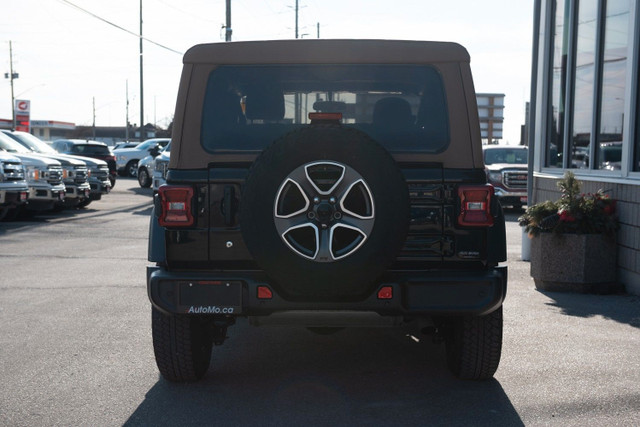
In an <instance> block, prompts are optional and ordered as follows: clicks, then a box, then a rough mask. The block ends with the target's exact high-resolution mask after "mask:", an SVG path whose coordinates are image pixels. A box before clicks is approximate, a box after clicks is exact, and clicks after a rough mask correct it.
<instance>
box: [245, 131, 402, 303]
mask: <svg viewBox="0 0 640 427" xmlns="http://www.w3.org/2000/svg"><path fill="white" fill-rule="evenodd" d="M240 224H241V229H242V236H243V239H244V241H245V244H246V245H247V248H248V249H249V251H250V252H251V255H252V256H253V258H254V259H255V261H256V262H257V263H258V265H259V266H260V268H262V269H263V270H264V271H265V272H266V274H267V275H268V276H269V278H270V279H271V281H272V282H273V285H274V287H275V288H276V289H277V290H278V291H280V292H281V293H282V294H283V295H284V296H285V297H287V298H289V299H293V300H298V301H354V300H358V299H361V298H364V297H366V296H367V295H369V294H370V293H371V292H372V291H373V290H374V287H375V286H376V283H375V281H376V279H378V278H379V277H380V275H381V274H382V273H383V272H384V271H385V270H386V269H387V268H388V267H389V265H390V264H391V263H392V262H393V261H394V259H395V257H396V255H397V253H398V251H399V250H400V249H401V247H402V245H403V243H404V241H405V237H406V233H407V229H408V224H409V195H408V189H407V184H406V182H405V180H404V178H403V176H402V173H401V172H400V170H399V169H398V167H397V165H396V164H395V161H394V160H393V158H392V157H391V155H390V154H389V153H388V152H387V151H386V150H385V149H384V148H383V147H382V146H380V145H379V144H378V143H376V142H375V141H373V140H372V139H371V138H370V137H369V136H368V135H367V134H365V133H363V132H360V131H357V130H354V129H349V128H344V127H342V126H340V125H311V126H308V127H304V128H301V129H299V130H296V131H293V132H291V133H289V134H286V135H285V136H283V137H282V138H280V139H279V140H277V141H275V142H274V143H273V144H271V145H270V146H269V147H267V148H266V149H265V150H264V151H263V152H262V154H261V155H260V156H258V158H257V159H256V161H255V162H254V164H253V166H252V167H251V169H250V171H249V174H248V176H247V179H246V182H245V185H244V187H243V192H242V201H241V206H240Z"/></svg>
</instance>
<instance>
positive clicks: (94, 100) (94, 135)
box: [92, 96, 96, 141]
mask: <svg viewBox="0 0 640 427" xmlns="http://www.w3.org/2000/svg"><path fill="white" fill-rule="evenodd" d="M92 128H93V140H94V141H95V139H96V97H95V96H94V97H93V126H92Z"/></svg>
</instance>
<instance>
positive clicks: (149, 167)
mask: <svg viewBox="0 0 640 427" xmlns="http://www.w3.org/2000/svg"><path fill="white" fill-rule="evenodd" d="M170 149H171V143H168V144H167V145H166V146H165V147H164V149H163V150H162V151H160V152H157V151H156V150H153V151H152V152H151V154H149V155H148V156H147V157H145V158H144V159H142V160H140V161H139V162H138V184H140V187H142V188H149V187H151V184H152V182H153V178H154V176H155V165H156V162H157V161H158V160H159V159H160V158H161V157H162V156H163V154H164V153H167V157H166V158H167V159H168V158H169V157H168V153H169V150H170ZM154 190H157V187H155V188H154Z"/></svg>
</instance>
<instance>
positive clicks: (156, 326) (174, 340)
mask: <svg viewBox="0 0 640 427" xmlns="http://www.w3.org/2000/svg"><path fill="white" fill-rule="evenodd" d="M151 327H152V331H153V350H154V353H155V357H156V364H157V365H158V370H159V371H160V374H162V376H163V377H164V378H165V379H166V380H167V381H171V382H192V381H197V380H199V379H201V378H202V377H203V376H204V375H205V374H206V373H207V370H208V369H209V364H210V363H211V349H212V347H213V329H212V325H211V322H210V321H209V320H208V319H206V318H202V317H195V316H183V315H175V314H174V315H168V314H164V313H162V312H160V311H159V310H158V309H156V308H155V307H152V312H151Z"/></svg>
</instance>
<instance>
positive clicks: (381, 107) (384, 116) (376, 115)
mask: <svg viewBox="0 0 640 427" xmlns="http://www.w3.org/2000/svg"><path fill="white" fill-rule="evenodd" d="M413 121H414V118H413V115H412V114H411V105H409V102H408V101H407V100H405V99H403V98H397V97H388V98H382V99H380V100H378V102H376V104H375V106H374V107H373V124H374V125H376V126H385V127H387V126H389V127H395V128H398V127H407V126H410V125H411V124H413Z"/></svg>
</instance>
